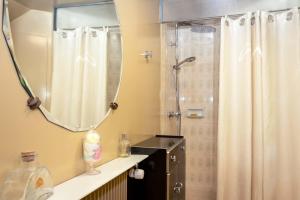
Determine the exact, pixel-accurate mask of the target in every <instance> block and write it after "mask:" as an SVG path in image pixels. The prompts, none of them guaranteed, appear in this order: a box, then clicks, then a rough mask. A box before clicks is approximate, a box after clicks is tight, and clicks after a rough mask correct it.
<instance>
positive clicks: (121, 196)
mask: <svg viewBox="0 0 300 200" xmlns="http://www.w3.org/2000/svg"><path fill="white" fill-rule="evenodd" d="M82 200H127V172H125V173H123V174H121V175H120V176H118V177H117V178H115V179H114V180H112V181H110V182H109V183H107V184H105V185H104V186H102V187H101V188H99V189H97V190H96V191H94V192H92V193H91V194H89V195H88V196H86V197H84V198H83V199H82Z"/></svg>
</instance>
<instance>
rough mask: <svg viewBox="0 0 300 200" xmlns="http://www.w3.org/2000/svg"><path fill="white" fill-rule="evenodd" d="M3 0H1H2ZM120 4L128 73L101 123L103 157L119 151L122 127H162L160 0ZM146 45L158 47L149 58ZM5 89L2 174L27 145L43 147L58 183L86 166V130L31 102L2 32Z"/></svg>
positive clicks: (0, 79) (0, 107)
mask: <svg viewBox="0 0 300 200" xmlns="http://www.w3.org/2000/svg"><path fill="white" fill-rule="evenodd" d="M0 3H1V5H2V1H0ZM116 4H117V9H118V11H119V15H120V20H121V28H122V32H123V37H124V61H123V77H122V81H121V88H120V93H119V98H118V102H119V109H118V110H117V111H115V112H114V113H112V114H111V115H110V116H109V117H108V118H107V119H106V120H105V121H104V122H103V124H102V125H101V126H100V127H99V128H98V129H97V130H98V131H99V132H100V133H101V134H102V139H103V140H102V144H103V150H104V153H103V160H102V163H104V162H107V161H109V160H111V159H113V158H115V157H116V156H117V146H118V136H119V134H120V133H121V132H127V133H130V134H143V135H147V134H155V133H157V132H158V131H159V88H160V69H159V60H160V52H159V51H160V39H159V24H158V4H159V1H158V0H126V1H124V0H116ZM0 10H2V8H1V9H0ZM1 15H2V13H1ZM144 50H152V51H153V53H154V57H153V59H152V60H151V61H150V62H149V63H146V62H145V60H144V59H143V58H142V57H141V56H139V54H140V53H141V52H142V51H144ZM0 91H1V99H0V128H1V131H0V136H1V140H0V141H1V142H0V179H1V180H3V177H4V175H5V174H6V173H7V172H8V171H9V170H10V169H12V168H14V167H16V166H17V165H18V162H19V160H18V159H19V153H20V152H21V151H26V150H35V151H37V152H38V153H39V159H40V162H41V163H43V164H44V165H46V166H47V167H48V168H49V169H50V171H51V172H52V175H53V178H54V181H55V183H59V182H62V181H64V180H67V179H69V178H71V177H73V176H75V175H77V174H80V173H82V172H83V170H84V162H83V161H82V158H81V150H82V149H81V143H82V138H83V134H82V133H72V132H70V131H67V130H65V129H62V128H60V127H58V126H56V125H53V124H51V123H49V122H48V121H46V119H45V118H44V117H43V116H42V114H41V113H40V111H38V110H37V111H30V110H29V109H28V108H27V107H26V100H27V94H26V93H25V91H24V90H23V89H22V88H21V86H20V84H19V81H18V79H17V76H16V73H15V69H14V67H13V65H12V62H11V60H10V57H9V53H8V51H7V47H6V45H5V42H4V40H3V36H2V34H1V37H0ZM1 180H0V181H1Z"/></svg>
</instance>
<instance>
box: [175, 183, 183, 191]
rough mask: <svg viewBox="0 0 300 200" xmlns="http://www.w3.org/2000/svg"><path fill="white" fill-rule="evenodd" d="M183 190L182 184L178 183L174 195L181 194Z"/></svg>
mask: <svg viewBox="0 0 300 200" xmlns="http://www.w3.org/2000/svg"><path fill="white" fill-rule="evenodd" d="M182 188H183V183H181V182H179V183H176V184H175V187H174V192H175V193H181V189H182Z"/></svg>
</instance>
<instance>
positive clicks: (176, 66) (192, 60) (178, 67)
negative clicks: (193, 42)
mask: <svg viewBox="0 0 300 200" xmlns="http://www.w3.org/2000/svg"><path fill="white" fill-rule="evenodd" d="M195 60H196V57H194V56H193V57H189V58H186V59H184V60H183V61H181V62H179V63H177V64H176V65H174V66H173V69H175V70H179V69H181V67H180V66H181V65H183V64H184V63H186V62H194V61H195Z"/></svg>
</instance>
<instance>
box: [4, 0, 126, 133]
mask: <svg viewBox="0 0 300 200" xmlns="http://www.w3.org/2000/svg"><path fill="white" fill-rule="evenodd" d="M2 19H3V21H2V22H3V23H2V24H3V26H2V31H3V33H4V37H5V39H6V42H7V45H8V49H9V51H10V54H11V56H12V59H13V62H14V64H15V67H16V72H17V75H18V77H19V79H20V82H21V84H22V86H23V88H24V89H25V90H26V92H27V93H28V95H29V96H30V97H38V98H39V99H40V101H41V105H40V106H39V109H40V110H41V111H42V113H43V114H44V115H45V117H46V118H47V119H48V120H49V121H51V122H53V123H55V124H57V125H59V126H62V127H64V128H67V129H69V130H72V131H86V130H89V129H92V128H95V127H97V126H98V125H99V124H100V123H101V121H103V120H104V118H105V117H106V116H107V115H108V114H109V113H110V110H111V107H113V108H114V109H115V108H116V105H117V104H116V103H114V102H115V99H116V96H117V93H118V88H119V82H120V76H121V63H122V39H121V33H120V26H119V20H118V17H117V13H116V9H115V4H114V2H113V1H111V0H110V1H109V0H98V1H92V2H91V1H87V0H4V5H3V18H2ZM35 99H36V98H35ZM24 103H25V102H24ZM111 105H115V106H111Z"/></svg>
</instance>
